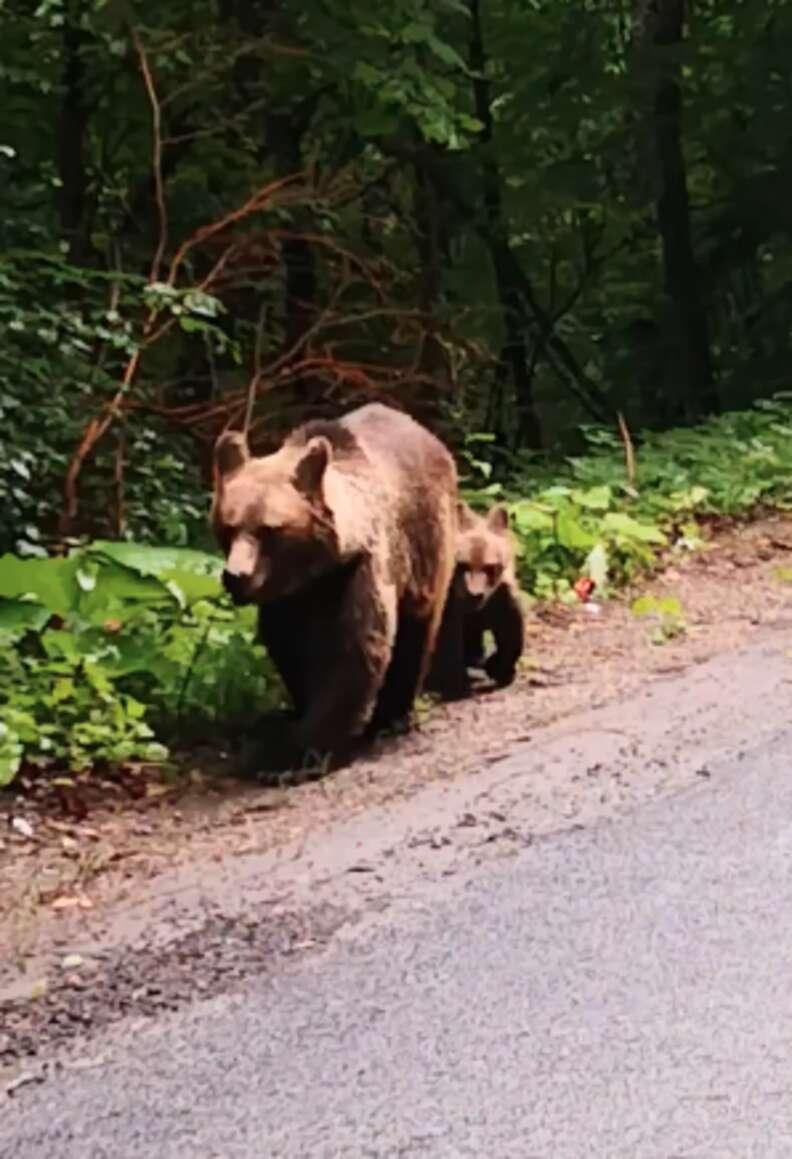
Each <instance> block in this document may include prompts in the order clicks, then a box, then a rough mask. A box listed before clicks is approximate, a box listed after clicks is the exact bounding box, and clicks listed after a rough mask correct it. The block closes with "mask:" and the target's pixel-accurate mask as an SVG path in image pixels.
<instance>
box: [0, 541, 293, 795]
mask: <svg viewBox="0 0 792 1159" xmlns="http://www.w3.org/2000/svg"><path fill="white" fill-rule="evenodd" d="M218 570H219V561H218V560H217V559H216V558H215V557H214V556H209V555H204V554H203V553H201V552H195V551H188V550H184V549H177V548H167V549H164V548H152V547H147V546H142V545H139V544H132V543H109V542H101V541H97V542H96V543H94V544H92V545H91V546H90V547H88V548H83V549H81V550H77V551H74V552H72V553H71V554H70V555H69V557H68V558H66V559H24V558H19V557H14V556H4V557H3V558H2V559H0V642H2V646H3V653H4V656H7V663H6V664H5V665H4V667H3V670H2V672H0V705H2V707H1V708H0V784H4V783H8V782H9V781H10V780H11V779H12V778H13V777H14V775H15V774H16V772H17V771H18V769H19V767H20V765H21V764H22V762H23V761H24V762H27V763H41V762H44V763H46V764H48V765H49V766H51V767H53V768H54V769H55V770H56V771H57V770H61V771H62V772H63V774H64V775H67V774H68V773H70V772H74V771H78V770H81V769H85V768H89V767H92V766H96V765H103V764H109V765H113V764H126V763H130V762H132V763H151V762H154V763H161V762H162V761H163V760H165V759H166V758H167V755H168V750H167V747H166V744H165V743H164V742H171V741H174V740H178V739H179V738H180V737H181V738H183V737H184V736H185V735H188V734H189V735H190V736H191V737H192V738H195V736H196V735H197V734H198V733H199V731H200V730H204V731H205V730H207V729H208V728H211V729H212V731H213V733H216V732H217V731H218V730H221V731H222V730H227V729H228V728H229V727H233V726H234V725H235V724H239V723H240V722H242V721H247V720H249V719H250V716H251V714H253V713H255V711H256V710H257V709H260V708H264V707H266V706H267V704H268V703H269V704H276V703H278V702H279V699H280V695H281V694H280V686H279V684H278V681H277V678H276V677H275V674H274V672H273V671H272V669H271V668H270V667H268V665H267V663H266V657H265V656H264V654H263V652H262V650H261V649H260V648H259V647H258V646H256V645H255V644H253V643H252V642H251V641H252V638H253V636H254V630H255V624H254V619H253V617H252V615H251V614H250V613H248V614H247V615H238V614H236V613H235V612H234V611H233V610H232V609H231V608H230V607H228V606H227V604H226V602H225V600H224V599H223V598H222V597H221V595H220V587H219V584H218V580H217V575H218Z"/></svg>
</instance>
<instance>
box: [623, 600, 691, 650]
mask: <svg viewBox="0 0 792 1159" xmlns="http://www.w3.org/2000/svg"><path fill="white" fill-rule="evenodd" d="M630 611H631V612H632V614H633V615H634V616H638V617H641V618H643V617H651V619H652V620H653V621H654V627H653V629H652V632H651V635H650V637H649V640H650V642H651V643H652V644H666V643H668V641H669V640H673V639H675V638H676V637H677V636H682V635H684V634H685V632H686V631H687V625H686V623H685V617H684V613H683V611H682V605H681V603H680V602H679V600H678V599H677V598H676V597H675V596H652V595H645V596H639V598H638V599H637V600H634V601H633V603H632V605H631V607H630Z"/></svg>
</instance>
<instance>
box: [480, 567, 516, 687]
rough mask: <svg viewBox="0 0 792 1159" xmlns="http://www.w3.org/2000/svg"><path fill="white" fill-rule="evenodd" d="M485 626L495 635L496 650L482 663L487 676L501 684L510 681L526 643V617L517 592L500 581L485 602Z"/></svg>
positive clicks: (502, 685) (503, 685)
mask: <svg viewBox="0 0 792 1159" xmlns="http://www.w3.org/2000/svg"><path fill="white" fill-rule="evenodd" d="M486 620H487V627H488V628H489V629H490V631H491V632H492V635H493V637H494V638H495V651H494V652H493V653H492V655H491V656H489V657H488V659H487V660H486V662H485V664H484V670H485V672H486V673H487V675H488V676H489V677H490V678H491V679H492V680H494V682H495V683H496V684H497V685H498V686H499V687H500V688H505V687H506V686H507V685H508V684H511V683H512V681H513V680H514V677H515V675H516V672H517V663H518V661H519V659H520V657H521V656H522V654H523V648H524V646H525V620H524V618H523V611H522V607H521V606H520V601H519V598H518V597H517V595H516V593H515V592H513V591H512V589H511V588H510V587H509V586H508V585H507V584H503V585H502V586H501V587H500V588H498V590H497V591H496V592H494V593H493V595H492V596H491V597H490V599H489V600H488V601H487V605H486Z"/></svg>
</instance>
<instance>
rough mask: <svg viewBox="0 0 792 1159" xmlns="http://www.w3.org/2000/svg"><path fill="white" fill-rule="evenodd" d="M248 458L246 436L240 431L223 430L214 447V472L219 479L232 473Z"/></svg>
mask: <svg viewBox="0 0 792 1159" xmlns="http://www.w3.org/2000/svg"><path fill="white" fill-rule="evenodd" d="M249 458H250V451H249V450H248V444H247V438H246V437H245V435H243V434H242V432H241V431H223V433H222V435H220V437H219V438H218V440H217V442H216V443H215V448H214V467H215V474H216V475H217V477H219V478H220V479H224V478H225V477H226V476H227V475H233V473H234V471H238V470H239V468H240V467H244V465H245V463H246V462H247V461H248V459H249Z"/></svg>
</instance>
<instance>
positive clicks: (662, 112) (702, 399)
mask: <svg viewBox="0 0 792 1159" xmlns="http://www.w3.org/2000/svg"><path fill="white" fill-rule="evenodd" d="M685 16H686V3H685V0H636V5H635V8H634V16H633V37H634V45H635V49H636V56H637V67H638V69H639V73H640V75H639V78H638V79H639V81H640V82H641V83H642V84H646V83H647V82H648V84H649V98H650V102H651V104H650V110H648V111H650V123H651V137H652V142H653V150H654V160H655V170H656V174H655V176H656V184H657V189H656V207H655V208H656V216H657V229H658V232H659V234H660V241H661V246H662V261H663V280H664V286H665V292H666V295H667V297H668V301H669V305H670V307H671V313H672V316H673V319H674V324H675V329H676V332H677V344H678V365H679V373H680V379H681V382H682V386H683V397H682V399H681V400H680V411H681V415H682V416H684V417H685V418H686V419H688V421H693V420H695V419H698V418H701V417H703V416H704V415H706V414H710V413H712V412H715V411H717V410H718V409H719V400H718V392H717V388H716V385H715V379H714V373H713V367H712V358H711V354H710V342H709V326H708V320H707V311H706V308H705V306H704V301H703V296H702V292H701V276H700V272H699V268H698V264H697V261H696V255H695V252H694V248H693V236H692V229H691V221H690V199H689V195H688V185H687V167H686V164H685V156H684V150H683V145H682V90H681V87H680V83H679V69H678V66H677V64H676V62H675V60H674V58H673V55H672V54H673V51H674V48H675V46H677V45H679V44H681V43H682V40H683V37H684V29H685ZM669 48H670V49H671V53H669V52H668V51H666V50H668V49H669Z"/></svg>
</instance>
